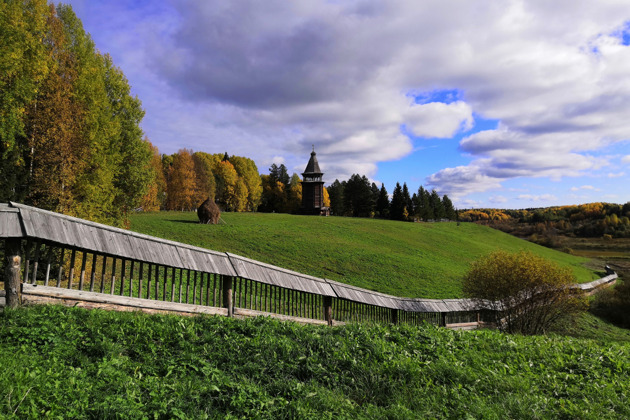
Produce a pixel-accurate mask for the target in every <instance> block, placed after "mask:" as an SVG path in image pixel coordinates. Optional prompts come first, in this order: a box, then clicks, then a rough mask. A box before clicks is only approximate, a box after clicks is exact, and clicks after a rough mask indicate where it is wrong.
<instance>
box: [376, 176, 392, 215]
mask: <svg viewBox="0 0 630 420" xmlns="http://www.w3.org/2000/svg"><path fill="white" fill-rule="evenodd" d="M376 212H377V214H378V215H379V217H382V218H389V195H388V194H387V190H386V189H385V184H382V185H381V189H380V190H379V193H378V199H377V200H376Z"/></svg>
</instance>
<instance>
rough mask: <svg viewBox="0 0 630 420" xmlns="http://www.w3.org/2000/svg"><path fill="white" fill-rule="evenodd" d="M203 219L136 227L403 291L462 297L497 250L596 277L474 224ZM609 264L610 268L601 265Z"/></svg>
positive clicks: (145, 220) (145, 219) (140, 216)
mask: <svg viewBox="0 0 630 420" xmlns="http://www.w3.org/2000/svg"><path fill="white" fill-rule="evenodd" d="M221 217H222V220H223V223H221V224H219V225H200V224H199V223H197V215H196V213H194V212H193V213H181V212H160V213H137V214H133V215H132V217H131V230H133V231H137V232H142V233H145V234H148V235H153V236H158V237H161V238H166V239H171V240H174V241H178V242H184V243H188V244H192V245H196V246H200V247H203V248H208V249H212V250H215V251H221V252H224V251H227V252H232V253H234V254H238V255H242V256H244V257H247V258H252V259H255V260H259V261H262V262H266V263H269V264H273V265H277V266H279V267H283V268H288V269H291V270H295V271H298V272H301V273H305V274H310V275H313V276H317V277H323V278H328V279H331V280H335V281H339V282H342V283H347V284H352V285H356V286H360V287H364V288H366V289H372V290H377V291H379V292H383V293H388V294H392V295H395V296H403V297H424V298H458V297H462V294H461V279H462V277H463V275H464V273H465V272H466V271H467V269H468V266H469V264H470V263H471V262H472V261H474V260H475V259H477V258H479V257H480V256H482V255H485V254H487V253H489V252H491V251H493V250H495V249H504V250H507V251H519V250H530V251H532V252H534V253H536V254H538V255H541V256H543V257H545V258H548V259H551V260H553V261H556V262H557V263H559V264H561V265H566V266H570V267H571V268H572V269H573V271H574V273H575V275H576V278H577V281H578V282H588V281H591V280H594V279H596V278H598V277H600V275H601V274H602V273H594V272H592V271H590V270H588V269H587V268H585V267H584V266H583V264H584V263H585V262H587V261H588V259H586V258H580V257H576V256H572V255H568V254H565V253H562V252H558V251H554V250H551V249H548V248H544V247H541V246H538V245H535V244H532V243H530V242H527V241H525V240H522V239H518V238H515V237H513V236H511V235H508V234H505V233H502V232H500V231H498V230H494V229H491V228H488V227H485V226H480V225H476V224H473V223H462V224H460V225H459V226H458V225H457V224H456V223H451V222H449V223H405V222H397V221H390V220H377V219H361V218H345V217H312V216H295V215H289V214H264V213H223V214H222V216H221ZM602 268H603V267H602Z"/></svg>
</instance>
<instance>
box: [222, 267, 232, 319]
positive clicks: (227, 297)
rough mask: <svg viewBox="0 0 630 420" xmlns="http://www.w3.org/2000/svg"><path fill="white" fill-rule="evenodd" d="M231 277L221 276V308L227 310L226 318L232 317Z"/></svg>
mask: <svg viewBox="0 0 630 420" xmlns="http://www.w3.org/2000/svg"><path fill="white" fill-rule="evenodd" d="M233 280H234V278H233V277H232V276H223V307H224V308H226V309H227V316H234V306H233V305H232V285H233V283H234V281H233Z"/></svg>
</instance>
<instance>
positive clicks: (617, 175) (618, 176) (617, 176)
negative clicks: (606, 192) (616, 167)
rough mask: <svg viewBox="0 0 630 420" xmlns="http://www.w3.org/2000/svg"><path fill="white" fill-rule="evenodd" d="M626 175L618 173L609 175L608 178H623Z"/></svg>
mask: <svg viewBox="0 0 630 420" xmlns="http://www.w3.org/2000/svg"><path fill="white" fill-rule="evenodd" d="M625 175H626V173H625V172H616V173H613V172H611V173H609V174H608V175H607V176H608V178H621V177H622V176H625Z"/></svg>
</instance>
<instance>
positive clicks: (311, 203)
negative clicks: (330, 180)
mask: <svg viewBox="0 0 630 420" xmlns="http://www.w3.org/2000/svg"><path fill="white" fill-rule="evenodd" d="M323 175H324V173H323V172H322V170H321V169H319V163H318V162H317V155H316V153H315V146H313V151H312V152H311V158H310V159H309V160H308V164H307V165H306V169H304V172H302V208H301V213H302V214H314V215H323V216H328V215H329V214H330V209H329V208H328V207H325V206H324V181H323V180H322V177H323Z"/></svg>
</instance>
